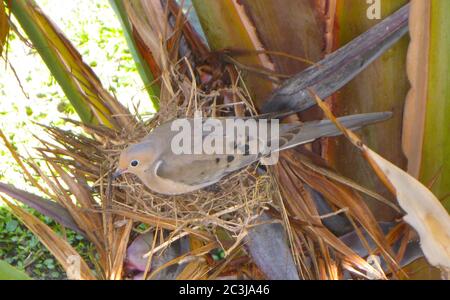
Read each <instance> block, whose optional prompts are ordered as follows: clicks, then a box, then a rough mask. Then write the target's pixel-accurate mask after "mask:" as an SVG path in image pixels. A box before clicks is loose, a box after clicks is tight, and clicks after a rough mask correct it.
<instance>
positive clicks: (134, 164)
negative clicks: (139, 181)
mask: <svg viewBox="0 0 450 300" xmlns="http://www.w3.org/2000/svg"><path fill="white" fill-rule="evenodd" d="M138 164H139V161H138V160H132V161H131V163H130V165H131V166H132V167H137V165H138Z"/></svg>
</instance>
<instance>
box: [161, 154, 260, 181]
mask: <svg viewBox="0 0 450 300" xmlns="http://www.w3.org/2000/svg"><path fill="white" fill-rule="evenodd" d="M257 160H258V156H257V155H238V154H234V155H231V154H230V155H224V154H221V155H206V154H205V155H195V154H192V155H188V154H181V155H165V156H164V157H162V161H161V163H160V164H159V166H158V169H157V170H156V175H157V176H159V177H161V178H164V179H170V180H172V181H174V182H180V183H183V184H186V185H189V186H208V185H211V184H213V183H216V182H217V181H219V180H220V179H221V178H222V177H224V176H226V175H227V174H229V173H231V172H234V171H237V170H239V169H242V168H244V167H246V166H248V165H249V164H251V163H253V162H255V161H257Z"/></svg>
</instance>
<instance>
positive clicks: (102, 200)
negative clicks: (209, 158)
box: [39, 86, 278, 251]
mask: <svg viewBox="0 0 450 300" xmlns="http://www.w3.org/2000/svg"><path fill="white" fill-rule="evenodd" d="M190 91H191V92H192V91H195V92H196V95H195V97H178V98H177V99H178V102H177V101H174V102H172V103H171V104H172V105H173V107H172V108H170V107H168V105H166V106H165V107H161V109H160V111H159V112H158V113H157V114H155V115H153V116H152V117H151V118H150V119H149V120H146V121H144V120H142V118H141V117H140V116H135V117H134V119H136V120H137V121H136V122H134V123H133V125H132V126H129V127H127V128H123V129H122V131H120V132H119V131H117V130H116V129H111V128H107V127H105V126H99V125H86V124H83V123H81V122H78V121H73V120H66V121H68V122H70V123H72V124H73V125H74V126H75V128H76V130H73V131H65V130H62V129H60V128H57V127H46V130H47V132H48V133H49V134H50V135H51V136H52V138H53V140H54V141H58V143H59V144H60V145H54V144H49V143H47V142H45V141H42V142H43V143H44V145H45V146H46V147H45V148H42V149H39V150H40V151H41V154H42V156H43V158H44V159H46V160H49V159H50V160H52V161H53V162H57V163H58V164H59V165H61V166H63V167H65V168H66V169H67V170H68V171H69V173H70V174H71V176H73V178H75V179H76V181H77V182H78V184H81V185H83V184H84V185H85V186H86V185H89V191H91V192H92V195H93V196H94V199H95V202H96V203H97V205H95V208H94V212H96V213H102V215H105V214H110V215H111V216H115V217H114V221H113V222H115V224H116V225H118V224H119V225H120V223H121V222H123V221H124V220H126V219H130V220H133V221H140V222H142V223H145V224H149V225H152V226H155V227H160V228H165V229H169V230H171V231H172V232H173V233H174V234H176V235H178V237H181V236H184V235H186V234H194V235H203V234H206V235H207V236H208V237H209V238H213V239H215V240H217V241H219V242H220V240H221V239H220V240H219V239H218V238H217V234H218V231H220V232H222V233H224V232H225V233H226V236H228V237H227V238H226V239H228V240H229V238H230V237H231V238H232V240H233V242H232V243H231V244H230V245H229V246H230V247H228V249H225V250H230V251H231V250H232V249H231V248H233V249H235V247H237V246H238V245H239V243H240V241H242V239H243V238H244V237H245V235H246V233H247V229H248V228H249V226H251V224H252V223H254V220H255V219H256V218H257V217H258V216H260V215H261V214H262V212H263V211H264V210H267V209H269V206H271V205H272V204H273V200H272V199H274V196H275V195H277V194H278V193H275V191H277V188H276V182H275V180H274V179H273V178H272V176H271V175H270V173H269V172H267V171H265V170H263V169H262V168H260V166H258V165H257V164H254V165H251V166H249V167H247V168H245V169H243V170H241V171H238V172H235V173H233V174H231V175H228V176H227V177H225V178H224V179H222V180H221V181H220V182H219V183H216V184H215V185H212V186H210V187H207V188H204V189H201V190H198V191H195V192H192V193H189V194H183V195H176V196H168V195H161V194H158V193H156V192H153V191H152V190H150V189H148V188H147V187H146V186H145V185H143V184H142V182H141V181H140V180H139V179H138V178H137V177H136V176H135V175H133V174H124V175H123V176H121V177H119V178H117V179H114V180H113V179H112V172H113V171H114V170H115V169H116V168H117V163H118V158H119V155H120V153H121V151H122V150H123V149H125V148H126V147H128V145H130V144H132V143H136V142H138V141H140V140H141V139H142V138H143V137H145V136H146V135H147V134H148V133H149V132H151V131H152V130H153V129H154V128H155V127H157V126H158V125H159V124H161V123H162V122H164V121H167V120H169V119H173V118H174V117H184V116H188V117H189V116H192V114H193V112H194V111H195V109H201V110H202V113H203V115H204V116H213V115H216V114H217V113H218V112H220V114H221V115H224V114H225V115H226V114H228V115H232V114H234V111H235V110H234V107H235V105H234V104H232V105H227V104H225V105H222V106H220V105H218V106H216V105H211V103H213V102H214V99H216V98H217V97H218V95H219V96H220V95H223V93H225V94H234V95H238V97H239V98H240V99H241V100H242V101H239V103H237V104H236V105H239V106H240V108H239V109H240V111H244V112H245V111H247V113H248V112H250V113H251V112H253V111H254V109H253V107H252V106H251V104H249V102H248V99H249V97H248V96H244V93H243V90H242V89H240V88H238V87H237V86H234V87H232V88H230V89H222V90H221V91H220V92H214V93H210V94H207V95H205V94H202V93H200V92H199V91H198V90H190ZM180 99H181V103H180ZM193 99H194V100H193ZM193 101H195V103H194V102H193ZM230 107H231V109H230ZM78 129H82V130H78ZM50 153H51V155H50ZM58 173H59V172H58ZM72 194H73V193H72ZM74 196H75V198H76V196H77V195H74ZM77 201H79V199H77ZM226 248H227V247H226Z"/></svg>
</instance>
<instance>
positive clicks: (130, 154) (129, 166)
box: [113, 142, 154, 179]
mask: <svg viewBox="0 0 450 300" xmlns="http://www.w3.org/2000/svg"><path fill="white" fill-rule="evenodd" d="M153 160H154V156H153V155H152V145H151V143H149V142H143V143H138V144H134V145H131V146H129V147H128V148H126V149H125V150H123V151H122V153H121V154H120V158H119V166H118V167H117V170H116V171H115V172H114V174H113V178H114V179H115V178H117V177H119V176H120V175H122V174H124V173H132V174H135V175H137V176H138V177H141V176H143V175H144V174H145V171H146V170H147V169H148V168H149V167H150V166H151V165H152V163H153Z"/></svg>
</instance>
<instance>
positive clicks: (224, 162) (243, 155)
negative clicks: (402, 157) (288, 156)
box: [118, 112, 392, 195]
mask: <svg viewBox="0 0 450 300" xmlns="http://www.w3.org/2000/svg"><path fill="white" fill-rule="evenodd" d="M391 115H392V114H391V113H390V112H381V113H369V114H359V115H351V116H346V117H341V118H338V120H339V121H340V122H341V123H342V124H343V125H344V126H345V127H347V128H349V129H357V128H360V127H362V126H365V125H369V124H372V123H375V122H380V121H383V120H386V119H388V118H389V117H390V116H391ZM217 120H218V121H219V122H221V123H222V124H224V123H225V122H226V120H227V119H225V118H222V119H217ZM235 120H236V119H235ZM260 121H261V119H257V122H260ZM172 122H173V121H172ZM172 122H167V123H164V124H162V125H161V126H159V127H157V128H155V129H154V130H153V131H152V132H151V133H150V134H149V135H148V136H147V137H145V138H144V139H143V140H142V141H141V142H140V143H138V144H135V145H132V146H130V147H129V148H127V149H126V150H124V151H123V152H122V153H121V156H120V160H119V168H118V174H121V173H125V172H129V173H133V174H135V175H137V176H138V177H139V178H140V179H141V180H142V181H143V183H144V184H145V185H146V186H147V187H149V188H150V189H152V190H153V191H155V192H158V193H162V194H169V195H174V194H183V193H188V192H192V191H195V190H198V189H200V188H203V187H206V186H209V185H212V184H214V183H216V182H218V181H219V180H220V179H222V178H223V177H224V176H226V175H228V174H230V173H232V172H235V171H238V170H240V169H242V168H244V167H246V166H248V165H250V164H252V163H255V162H257V161H258V160H260V159H261V158H264V157H266V156H268V155H270V154H271V153H274V152H277V151H281V150H285V149H289V148H292V147H295V146H298V145H301V144H305V143H309V142H311V141H313V140H315V139H318V138H321V137H331V136H336V135H339V134H341V132H340V130H339V129H338V128H337V127H336V126H335V125H334V124H333V123H332V122H331V121H329V120H321V121H311V122H305V123H290V124H280V127H279V139H277V140H276V141H275V140H274V138H272V137H271V136H270V132H268V133H267V135H268V137H269V138H268V140H269V141H270V142H269V143H268V144H267V145H261V144H260V142H261V141H260V140H259V139H258V137H254V136H249V135H248V132H246V133H245V135H246V136H245V137H244V138H243V139H241V140H238V142H237V143H235V144H234V145H233V144H228V137H227V133H226V132H225V131H224V132H222V135H220V136H219V137H220V138H222V139H223V144H224V145H225V148H226V149H228V150H230V149H231V150H233V149H234V150H240V151H241V152H239V153H233V154H229V153H230V152H225V154H175V153H174V152H173V151H172V148H171V142H172V140H173V139H174V138H175V136H176V134H177V132H176V131H172V130H171V126H172ZM189 122H191V123H192V122H193V120H192V119H191V120H189ZM192 135H193V136H192V138H194V137H195V134H194V133H192ZM207 136H208V134H204V135H203V136H202V137H201V139H200V141H201V142H202V141H203V140H204V139H205V138H206V137H207ZM255 139H256V140H257V142H258V143H259V145H260V146H262V147H259V148H258V149H259V150H260V151H259V152H257V153H253V152H251V153H249V151H248V148H249V144H250V143H251V141H253V140H255ZM277 144H278V146H276V145H277ZM227 147H228V148H227ZM132 163H135V164H136V165H135V166H133V165H132Z"/></svg>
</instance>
